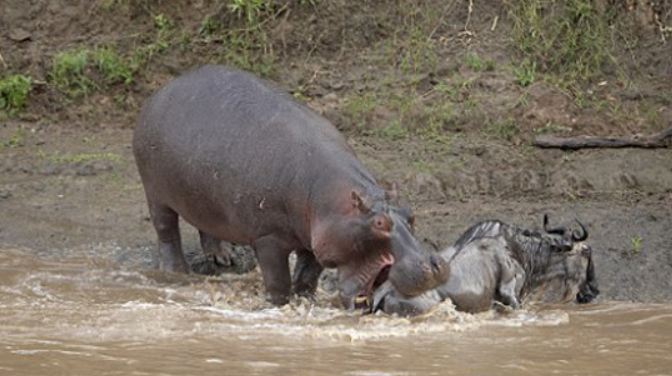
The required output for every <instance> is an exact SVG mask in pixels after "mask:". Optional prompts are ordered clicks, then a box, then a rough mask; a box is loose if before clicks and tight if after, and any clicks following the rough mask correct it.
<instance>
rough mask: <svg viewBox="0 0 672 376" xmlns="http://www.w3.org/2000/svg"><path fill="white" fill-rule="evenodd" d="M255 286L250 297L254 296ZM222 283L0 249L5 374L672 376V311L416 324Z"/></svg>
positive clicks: (235, 280) (567, 309) (627, 309)
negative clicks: (271, 301)
mask: <svg viewBox="0 0 672 376" xmlns="http://www.w3.org/2000/svg"><path fill="white" fill-rule="evenodd" d="M248 289H249V291H248ZM259 289H260V283H259V275H258V274H256V273H252V274H249V275H246V276H229V277H225V278H224V279H221V278H220V279H206V278H203V277H193V276H192V277H183V276H170V275H162V274H161V273H157V272H153V271H139V270H123V269H118V268H114V267H110V266H109V265H99V264H96V263H94V262H92V261H91V260H89V259H68V260H66V261H63V260H60V261H49V260H45V259H40V258H35V257H34V256H33V255H30V254H29V253H27V252H24V251H21V250H14V249H5V250H0V375H267V374H268V375H276V374H277V375H286V374H289V372H291V373H292V374H293V375H295V374H300V375H412V374H427V375H469V374H475V375H487V374H496V375H521V374H531V375H537V374H557V375H615V374H622V375H626V374H627V375H632V374H638V375H668V374H672V305H660V304H657V305H656V304H634V303H623V302H600V303H597V304H591V305H586V306H575V305H568V306H562V307H559V306H555V307H554V306H546V307H532V308H527V309H525V310H520V311H516V312H510V313H508V314H505V313H495V312H487V313H484V314H480V315H469V314H464V313H458V312H455V311H454V310H453V308H452V306H451V305H450V304H449V303H445V304H443V305H441V306H440V307H438V308H437V309H436V310H435V311H434V312H433V313H431V314H429V315H427V316H425V317H420V318H415V319H412V320H409V319H403V318H396V317H389V316H384V315H373V316H371V315H369V316H361V315H357V314H351V313H346V312H344V311H342V310H339V309H337V308H334V307H332V306H331V305H330V304H329V301H330V299H329V297H327V296H324V295H325V294H326V293H324V292H320V294H321V295H320V298H319V299H318V301H317V303H316V304H314V305H311V304H308V303H306V302H301V301H296V302H293V303H292V304H290V305H288V306H286V307H284V308H272V307H268V306H266V305H265V304H264V303H263V302H260V300H261V299H260V297H259V296H258V294H255V292H258V290H259Z"/></svg>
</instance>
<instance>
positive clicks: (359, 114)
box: [344, 94, 378, 129]
mask: <svg viewBox="0 0 672 376" xmlns="http://www.w3.org/2000/svg"><path fill="white" fill-rule="evenodd" d="M377 105H378V100H377V98H376V97H375V96H374V95H373V94H363V95H359V94H357V95H352V96H350V97H348V98H347V99H346V101H345V108H344V113H345V115H347V116H348V117H349V118H350V120H351V121H352V123H353V125H354V126H355V127H356V128H358V129H364V128H366V126H367V122H368V119H369V114H371V112H372V111H373V110H374V109H375V108H376V106H377Z"/></svg>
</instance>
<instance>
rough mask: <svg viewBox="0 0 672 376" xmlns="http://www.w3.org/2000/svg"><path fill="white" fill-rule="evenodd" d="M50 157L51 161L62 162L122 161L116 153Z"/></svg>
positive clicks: (56, 155)
mask: <svg viewBox="0 0 672 376" xmlns="http://www.w3.org/2000/svg"><path fill="white" fill-rule="evenodd" d="M48 159H49V161H51V162H54V163H61V164H77V163H84V162H91V161H111V162H119V161H121V157H120V156H119V155H117V154H114V153H78V154H55V155H52V156H49V157H48Z"/></svg>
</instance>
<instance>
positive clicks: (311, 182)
mask: <svg viewBox="0 0 672 376" xmlns="http://www.w3.org/2000/svg"><path fill="white" fill-rule="evenodd" d="M133 153H134V155H135V160H136V163H137V167H138V171H139V173H140V177H141V179H142V184H143V186H144V190H145V194H146V198H147V203H148V206H149V213H150V217H151V221H152V224H153V225H154V228H155V230H156V234H157V237H158V254H159V268H160V269H161V270H164V271H172V272H187V271H188V266H187V263H186V261H185V258H184V255H183V253H182V247H181V242H180V231H179V228H178V217H182V218H183V219H184V220H185V221H186V222H188V223H189V224H191V225H193V226H194V227H196V228H197V229H198V231H199V234H200V237H201V244H202V247H203V248H205V249H204V250H205V251H206V252H209V253H213V254H218V253H219V252H220V250H219V249H217V248H218V247H219V246H220V242H221V241H228V242H233V243H236V244H241V245H250V246H251V247H252V248H253V249H254V252H255V256H256V258H257V261H258V265H259V267H260V269H261V274H262V278H263V282H264V287H265V291H266V299H267V300H268V301H270V302H271V303H273V304H275V305H283V304H286V303H287V302H288V300H289V297H290V294H291V293H292V292H294V293H296V294H299V295H308V296H310V295H311V294H313V293H314V291H315V288H316V285H317V281H318V277H319V275H320V273H321V272H322V270H323V268H325V267H326V268H337V269H338V275H339V282H338V284H339V291H340V298H341V301H342V303H343V305H344V306H345V307H346V308H348V309H351V308H354V307H355V306H356V305H358V304H360V303H362V302H365V301H370V297H371V294H372V291H373V289H374V287H377V286H378V285H379V284H380V283H382V282H383V281H385V280H389V281H390V283H391V284H392V285H393V286H394V287H395V288H396V289H398V290H399V291H400V292H402V293H403V294H404V295H405V296H415V295H417V294H419V293H421V292H424V291H426V290H427V289H431V288H433V287H436V286H438V285H440V284H441V283H443V282H445V281H446V278H447V264H446V262H445V261H444V259H443V258H441V257H438V256H437V255H436V254H435V253H431V252H428V251H427V250H425V249H423V248H422V247H421V246H420V244H419V242H418V241H417V240H416V238H415V237H414V235H413V226H414V224H413V223H414V216H413V213H412V211H411V210H410V209H408V208H404V207H399V206H397V205H394V203H393V200H392V197H391V195H390V194H389V192H387V191H386V190H385V189H383V188H382V187H381V185H379V184H378V183H377V182H376V180H375V179H374V177H373V176H372V174H371V173H370V172H369V171H368V170H367V169H366V168H365V167H364V166H363V165H362V163H361V162H360V161H359V160H358V159H357V157H356V155H355V153H354V151H353V150H352V148H351V147H350V146H349V145H348V144H347V143H346V141H345V139H344V137H343V136H342V135H341V134H340V133H339V132H338V130H337V129H336V128H335V127H334V126H333V125H332V124H331V123H330V122H329V121H327V120H326V119H325V118H323V117H321V116H320V115H318V114H316V113H315V112H313V111H311V110H310V109H309V108H308V107H306V106H305V105H303V104H300V103H298V102H296V101H295V100H294V99H293V98H292V97H291V96H290V95H288V94H286V93H284V92H282V90H280V89H278V88H277V87H275V86H274V85H273V84H271V83H268V82H266V81H262V80H261V79H259V78H256V77H255V76H253V75H251V74H249V73H246V72H242V71H239V70H235V69H231V68H228V67H223V66H216V65H208V66H203V67H200V68H197V69H195V70H193V71H190V72H188V73H186V74H184V75H182V76H180V77H178V78H176V79H174V80H173V81H171V82H169V83H168V84H166V85H165V86H164V87H162V88H161V89H159V90H158V91H157V92H156V93H155V94H153V95H152V96H151V97H150V98H149V99H148V100H147V101H146V102H145V103H144V105H143V107H142V109H141V112H140V115H139V118H138V122H137V126H136V128H135V132H134V135H133ZM208 248H210V250H208ZM213 249H214V250H213ZM292 251H294V252H296V254H297V263H296V266H295V272H294V274H293V276H290V272H289V266H288V256H289V254H290V253H291V252H292ZM224 262H226V260H224ZM292 285H293V289H292Z"/></svg>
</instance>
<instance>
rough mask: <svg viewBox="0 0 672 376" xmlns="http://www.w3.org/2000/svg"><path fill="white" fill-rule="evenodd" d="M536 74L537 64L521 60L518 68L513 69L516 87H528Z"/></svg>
mask: <svg viewBox="0 0 672 376" xmlns="http://www.w3.org/2000/svg"><path fill="white" fill-rule="evenodd" d="M536 74H537V63H536V62H534V61H530V60H527V59H525V60H523V61H522V62H521V64H520V66H518V67H514V68H513V75H514V77H515V81H516V83H517V84H518V85H520V86H522V87H527V86H530V85H531V84H533V83H534V80H535V78H536Z"/></svg>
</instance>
